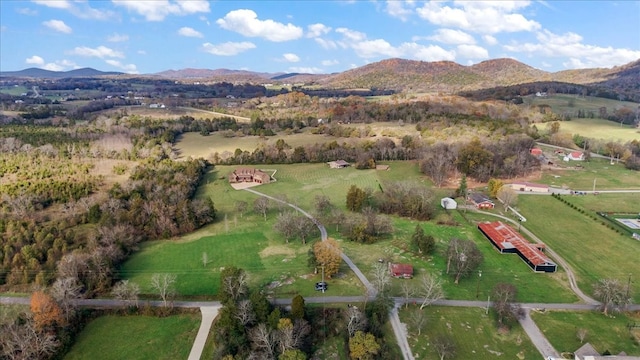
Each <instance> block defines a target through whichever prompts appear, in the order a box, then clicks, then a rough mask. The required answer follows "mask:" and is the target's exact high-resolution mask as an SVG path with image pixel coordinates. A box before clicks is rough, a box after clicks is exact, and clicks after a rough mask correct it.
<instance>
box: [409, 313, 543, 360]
mask: <svg viewBox="0 0 640 360" xmlns="http://www.w3.org/2000/svg"><path fill="white" fill-rule="evenodd" d="M416 308H417V307H414V306H410V307H409V309H407V310H404V309H403V310H401V311H400V320H401V321H402V322H403V323H405V324H407V329H408V334H409V336H408V340H409V345H410V346H411V351H412V352H413V356H414V357H415V358H416V359H439V358H440V357H439V356H438V353H437V352H436V351H435V349H434V348H433V346H432V345H431V343H432V341H433V340H434V339H435V338H436V337H437V336H440V335H445V336H448V337H450V338H452V339H453V341H454V343H455V347H456V353H455V357H454V358H455V359H474V360H483V359H487V360H488V359H539V358H540V356H541V355H540V353H539V352H538V351H537V350H536V348H535V347H534V346H533V344H532V343H531V341H530V340H529V337H528V336H527V334H526V333H525V332H524V330H523V329H522V328H521V327H520V325H519V324H518V323H514V324H513V326H512V328H511V330H510V331H508V332H499V331H498V328H497V325H496V323H497V321H496V320H495V316H494V315H493V314H492V312H489V314H488V315H487V314H486V313H485V309H482V308H454V307H439V306H432V307H427V308H425V309H424V310H422V311H424V313H425V316H426V319H427V321H426V325H425V326H424V329H423V331H422V333H421V335H418V334H417V331H416V329H415V328H414V327H413V325H412V323H411V318H412V316H413V311H416V310H415V309H416ZM418 311H420V310H418Z"/></svg>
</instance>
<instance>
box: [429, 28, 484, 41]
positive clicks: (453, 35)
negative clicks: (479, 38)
mask: <svg viewBox="0 0 640 360" xmlns="http://www.w3.org/2000/svg"><path fill="white" fill-rule="evenodd" d="M428 39H429V40H434V41H438V42H441V43H445V44H455V45H458V44H475V43H476V40H475V39H474V38H473V36H471V35H469V34H467V33H466V32H464V31H461V30H452V29H438V30H437V31H436V34H435V35H433V36H429V37H428Z"/></svg>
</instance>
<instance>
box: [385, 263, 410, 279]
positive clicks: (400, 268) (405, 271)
mask: <svg viewBox="0 0 640 360" xmlns="http://www.w3.org/2000/svg"><path fill="white" fill-rule="evenodd" d="M389 272H390V273H391V276H393V277H401V278H405V279H410V278H412V277H413V265H411V264H393V263H389Z"/></svg>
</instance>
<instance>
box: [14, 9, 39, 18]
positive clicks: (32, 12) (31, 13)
mask: <svg viewBox="0 0 640 360" xmlns="http://www.w3.org/2000/svg"><path fill="white" fill-rule="evenodd" d="M16 12H17V13H18V14H22V15H27V16H36V15H38V12H37V11H36V10H33V9H29V8H19V9H16Z"/></svg>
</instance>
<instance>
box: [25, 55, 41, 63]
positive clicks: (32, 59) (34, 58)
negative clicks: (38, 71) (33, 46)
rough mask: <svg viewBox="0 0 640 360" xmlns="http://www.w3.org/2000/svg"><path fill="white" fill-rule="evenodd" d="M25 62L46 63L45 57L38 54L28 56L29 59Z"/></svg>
mask: <svg viewBox="0 0 640 360" xmlns="http://www.w3.org/2000/svg"><path fill="white" fill-rule="evenodd" d="M25 62H26V63H27V64H33V65H42V64H44V59H43V58H41V57H40V56H38V55H33V56H32V57H30V58H27V59H26V60H25Z"/></svg>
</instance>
